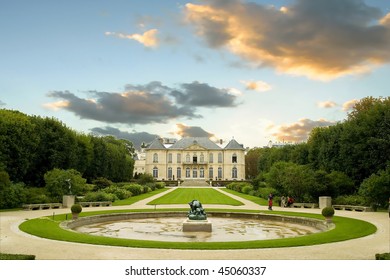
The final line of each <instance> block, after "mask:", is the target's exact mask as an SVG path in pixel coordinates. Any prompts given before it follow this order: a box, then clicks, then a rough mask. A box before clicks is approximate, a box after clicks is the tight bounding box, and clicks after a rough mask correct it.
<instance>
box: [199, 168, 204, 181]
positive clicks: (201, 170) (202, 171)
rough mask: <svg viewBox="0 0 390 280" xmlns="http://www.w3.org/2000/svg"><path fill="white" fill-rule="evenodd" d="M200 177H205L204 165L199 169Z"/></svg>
mask: <svg viewBox="0 0 390 280" xmlns="http://www.w3.org/2000/svg"><path fill="white" fill-rule="evenodd" d="M199 177H200V178H204V168H203V167H201V168H200V169H199Z"/></svg>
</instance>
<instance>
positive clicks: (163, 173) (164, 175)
mask: <svg viewBox="0 0 390 280" xmlns="http://www.w3.org/2000/svg"><path fill="white" fill-rule="evenodd" d="M134 172H137V173H150V174H152V175H153V177H154V178H156V179H157V180H178V179H181V180H205V181H206V180H210V179H212V180H244V179H245V148H244V147H243V145H241V144H239V143H238V142H237V141H236V140H234V139H232V140H231V141H230V142H229V143H228V144H227V145H226V146H225V147H222V146H219V145H217V144H216V143H214V142H213V141H211V140H210V139H208V138H206V137H185V138H182V139H180V140H178V141H177V142H174V143H172V142H170V143H168V144H164V142H163V140H162V139H159V138H156V139H155V140H154V141H153V142H152V143H150V144H149V145H148V146H147V147H146V148H145V149H144V151H143V153H142V155H141V156H140V157H139V158H138V159H137V160H136V162H135V170H134Z"/></svg>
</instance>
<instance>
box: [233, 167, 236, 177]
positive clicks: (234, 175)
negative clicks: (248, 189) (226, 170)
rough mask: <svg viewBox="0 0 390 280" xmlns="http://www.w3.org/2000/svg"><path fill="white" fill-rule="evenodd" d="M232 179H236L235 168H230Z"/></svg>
mask: <svg viewBox="0 0 390 280" xmlns="http://www.w3.org/2000/svg"><path fill="white" fill-rule="evenodd" d="M232 178H233V179H237V167H233V168H232Z"/></svg>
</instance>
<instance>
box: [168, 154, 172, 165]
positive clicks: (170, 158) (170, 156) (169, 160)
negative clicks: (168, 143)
mask: <svg viewBox="0 0 390 280" xmlns="http://www.w3.org/2000/svg"><path fill="white" fill-rule="evenodd" d="M168 162H169V163H172V154H171V153H169V154H168Z"/></svg>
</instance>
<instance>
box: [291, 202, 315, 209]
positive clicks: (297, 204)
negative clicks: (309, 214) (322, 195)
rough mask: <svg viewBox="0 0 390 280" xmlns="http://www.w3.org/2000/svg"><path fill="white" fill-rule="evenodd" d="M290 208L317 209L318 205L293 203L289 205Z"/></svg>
mask: <svg viewBox="0 0 390 280" xmlns="http://www.w3.org/2000/svg"><path fill="white" fill-rule="evenodd" d="M291 207H294V208H318V204H317V203H306V202H304V203H296V202H294V203H293V204H291Z"/></svg>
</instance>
